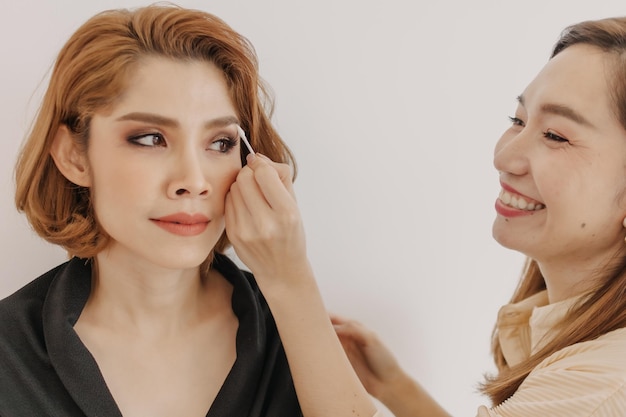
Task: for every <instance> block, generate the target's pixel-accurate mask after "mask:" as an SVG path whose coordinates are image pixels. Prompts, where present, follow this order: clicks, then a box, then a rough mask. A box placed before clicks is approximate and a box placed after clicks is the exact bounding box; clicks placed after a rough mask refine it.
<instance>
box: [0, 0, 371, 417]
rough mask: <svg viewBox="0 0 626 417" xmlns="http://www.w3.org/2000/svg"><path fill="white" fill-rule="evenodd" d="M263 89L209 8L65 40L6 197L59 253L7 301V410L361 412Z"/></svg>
mask: <svg viewBox="0 0 626 417" xmlns="http://www.w3.org/2000/svg"><path fill="white" fill-rule="evenodd" d="M268 99H269V97H268V96H267V94H266V90H265V88H264V86H263V83H262V82H261V80H260V78H259V75H258V68H257V61H256V56H255V53H254V50H253V48H252V46H251V45H250V43H249V42H248V41H247V40H246V39H245V38H244V37H242V36H241V35H239V34H238V33H236V32H235V31H233V30H232V29H231V28H230V27H229V26H228V25H227V24H226V23H224V22H223V21H222V20H220V19H219V18H217V17H215V16H213V15H211V14H209V13H205V12H201V11H197V10H188V9H183V8H179V7H176V6H173V5H163V6H156V5H155V6H148V7H144V8H139V9H135V10H111V11H106V12H102V13H100V14H98V15H96V16H94V17H92V18H91V19H89V20H88V21H87V22H85V23H84V24H83V25H82V26H81V27H80V28H79V29H78V30H77V31H76V32H75V33H74V34H73V35H72V36H71V37H70V39H69V40H68V41H67V43H66V44H65V46H64V47H63V48H62V50H61V51H60V53H59V55H58V57H57V60H56V63H55V66H54V69H53V71H52V74H51V78H50V82H49V86H48V88H47V91H46V93H45V96H44V98H43V102H42V104H41V107H40V109H39V112H38V115H37V117H36V120H35V122H34V124H33V127H32V129H31V131H30V133H29V135H28V137H27V138H26V141H25V143H24V146H23V148H22V150H21V154H20V156H19V160H18V163H17V167H16V183H17V184H16V185H17V191H16V197H15V200H16V204H17V207H18V209H19V210H21V211H23V212H24V213H25V214H26V216H27V218H28V220H29V222H30V224H31V225H32V227H33V229H34V230H35V231H36V232H37V233H38V234H39V235H40V236H42V237H43V238H44V239H46V240H47V241H49V242H51V243H54V244H56V245H60V246H61V247H63V248H65V249H66V250H67V252H68V254H69V257H70V259H69V260H68V261H67V262H65V263H63V264H62V265H59V266H58V267H56V268H54V269H52V270H51V271H48V272H46V273H44V274H43V275H42V276H40V277H39V278H36V279H35V280H33V281H32V282H31V283H29V284H28V285H26V286H25V287H24V288H22V289H20V290H18V291H17V292H16V293H14V294H12V295H10V296H9V297H7V298H5V299H4V300H2V301H0V370H1V371H0V415H1V416H6V417H9V416H10V417H20V416H24V417H26V416H28V417H33V416H64V417H70V416H99V417H104V416H106V417H112V416H122V415H123V416H124V417H132V416H140V417H145V416H151V417H155V416H164V417H165V416H167V417H172V416H185V417H193V416H237V417H241V416H250V417H261V416H273V417H284V416H299V415H305V416H330V415H332V416H341V415H346V416H348V415H350V416H355V415H372V414H373V412H374V407H373V404H372V403H371V401H370V399H369V397H368V394H367V392H366V391H365V390H364V389H363V387H362V385H361V384H360V383H359V381H358V378H357V376H356V374H355V373H353V372H352V373H351V372H346V369H351V368H350V364H349V362H348V360H347V358H346V356H345V354H344V352H343V349H342V347H341V344H340V343H339V341H338V339H337V337H336V335H335V332H334V329H333V327H332V324H331V323H330V320H329V319H328V315H327V314H326V312H325V309H324V306H323V303H322V300H321V297H320V294H319V291H318V289H317V287H316V284H315V279H314V276H313V273H312V270H311V267H310V265H309V262H308V259H307V256H306V247H305V242H304V233H303V228H302V225H301V219H300V215H299V211H298V207H297V205H296V202H295V199H294V195H293V188H292V179H293V177H294V175H295V169H294V168H295V167H294V164H293V159H292V156H291V154H290V152H289V150H288V149H287V147H286V146H285V144H284V143H283V141H282V140H281V138H280V137H279V135H278V134H277V132H276V131H275V130H274V128H273V127H272V125H271V122H270V114H271V101H269V100H268ZM242 132H245V133H243V134H242ZM244 136H247V137H249V139H250V142H251V145H252V149H254V150H255V151H256V152H257V153H256V154H255V153H250V152H249V151H248V150H247V148H246V147H244V146H243V145H242V143H243V142H242V141H243V140H244ZM230 242H232V244H233V246H234V248H235V250H236V252H237V255H238V256H239V258H240V259H241V260H242V261H243V262H244V263H245V265H246V266H247V267H248V268H249V270H250V271H251V272H248V271H247V270H242V269H240V268H239V267H237V266H236V265H235V264H234V263H233V262H232V261H231V260H230V259H229V258H228V257H227V256H226V255H225V254H224V250H225V249H226V248H227V247H228V246H229V245H230ZM270 307H271V310H270ZM302 329H306V332H305V333H303V332H302ZM335 373H336V374H335ZM329 377H331V378H333V380H334V381H335V382H336V384H327V383H326V380H327V378H329ZM322 399H323V400H324V401H322Z"/></svg>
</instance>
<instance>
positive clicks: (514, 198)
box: [499, 190, 545, 211]
mask: <svg viewBox="0 0 626 417" xmlns="http://www.w3.org/2000/svg"><path fill="white" fill-rule="evenodd" d="M499 198H500V201H502V202H503V203H504V204H505V205H507V206H509V207H513V208H516V209H518V210H526V211H535V210H541V209H542V208H544V207H545V206H544V205H543V204H540V203H534V202H528V201H526V200H525V199H524V198H523V197H520V196H518V195H512V194H510V193H508V192H507V191H504V190H502V191H500V197H499Z"/></svg>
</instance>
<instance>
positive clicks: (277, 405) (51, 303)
mask: <svg viewBox="0 0 626 417" xmlns="http://www.w3.org/2000/svg"><path fill="white" fill-rule="evenodd" d="M212 268H215V269H217V270H218V271H219V272H220V273H221V274H222V275H223V276H224V277H225V278H226V279H227V280H228V281H229V282H230V283H231V284H232V285H233V295H232V308H233V312H234V313H235V315H236V316H237V318H238V320H239V328H238V330H237V342H236V346H237V359H236V360H235V363H234V365H233V367H232V369H231V370H230V373H229V374H228V376H227V377H226V380H225V381H224V385H223V386H222V388H221V389H220V391H219V393H218V395H217V397H216V398H215V400H214V402H213V405H212V406H211V408H210V410H208V412H207V417H221V416H228V417H291V416H294V417H296V416H301V415H302V412H301V411H300V407H299V405H298V400H297V397H296V393H295V389H294V386H293V381H292V379H291V374H290V372H289V366H288V364H287V359H286V357H285V353H284V350H283V346H282V344H281V341H280V338H279V336H278V331H277V330H276V325H275V323H274V319H273V318H272V315H271V313H270V310H269V307H268V305H267V303H266V301H265V299H264V298H263V295H262V294H261V292H260V291H259V288H258V286H257V284H256V282H255V280H254V277H253V276H252V274H250V273H249V272H247V271H242V270H240V269H239V268H238V267H237V266H236V265H235V264H234V263H233V262H232V261H231V260H230V259H228V257H226V256H225V255H221V254H216V256H215V259H214V261H213V264H212ZM90 290H91V262H89V261H87V260H85V259H79V258H73V259H71V260H69V261H68V262H66V263H64V264H62V265H59V266H58V267H56V268H54V269H52V270H51V271H49V272H47V273H45V274H44V275H42V276H40V277H39V278H37V279H35V280H34V281H32V282H31V283H29V284H28V285H26V286H25V287H23V288H22V289H20V290H18V291H17V292H16V293H14V294H13V295H10V296H9V297H7V298H5V299H4V300H2V301H0V416H1V417H44V416H45V417H48V416H55V417H75V416H76V417H79V416H80V417H83V416H89V417H121V416H122V414H121V413H120V411H119V409H118V407H117V405H116V404H115V401H114V400H113V397H112V396H111V393H110V392H109V390H108V388H107V385H106V383H105V381H104V379H103V377H102V374H101V373H100V370H99V368H98V365H97V364H96V362H95V360H94V358H93V356H92V355H91V353H90V352H89V351H88V350H87V348H86V347H85V345H83V343H82V342H81V340H80V339H79V337H78V335H77V334H76V332H75V331H74V324H75V323H76V321H77V320H78V317H79V316H80V313H81V311H82V309H83V307H84V306H85V303H86V301H87V298H88V296H89V293H90Z"/></svg>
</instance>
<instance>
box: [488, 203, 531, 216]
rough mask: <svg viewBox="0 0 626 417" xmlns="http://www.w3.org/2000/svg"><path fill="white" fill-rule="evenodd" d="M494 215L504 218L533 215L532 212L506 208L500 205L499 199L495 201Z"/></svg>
mask: <svg viewBox="0 0 626 417" xmlns="http://www.w3.org/2000/svg"><path fill="white" fill-rule="evenodd" d="M496 213H498V214H500V215H501V216H504V217H521V216H532V215H533V214H535V212H534V211H526V210H519V209H516V208H513V207H509V206H506V205H504V204H503V203H502V201H500V199H496Z"/></svg>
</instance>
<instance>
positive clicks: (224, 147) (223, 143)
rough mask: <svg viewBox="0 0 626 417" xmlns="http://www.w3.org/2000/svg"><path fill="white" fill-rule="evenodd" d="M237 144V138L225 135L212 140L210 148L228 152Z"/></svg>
mask: <svg viewBox="0 0 626 417" xmlns="http://www.w3.org/2000/svg"><path fill="white" fill-rule="evenodd" d="M236 145H237V141H236V140H235V139H232V138H228V137H225V138H220V139H218V140H215V141H213V142H211V143H210V144H209V147H208V149H210V150H213V151H218V152H221V153H228V152H229V151H230V150H231V149H233V148H234V147H235V146H236Z"/></svg>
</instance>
